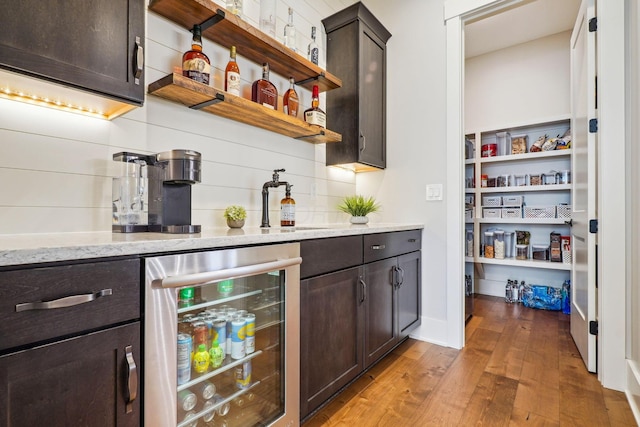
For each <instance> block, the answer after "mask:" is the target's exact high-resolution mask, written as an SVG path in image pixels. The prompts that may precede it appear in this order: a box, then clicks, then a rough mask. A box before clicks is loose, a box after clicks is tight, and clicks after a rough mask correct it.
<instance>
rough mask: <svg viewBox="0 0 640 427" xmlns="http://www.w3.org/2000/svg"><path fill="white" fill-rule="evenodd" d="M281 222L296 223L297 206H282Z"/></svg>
mask: <svg viewBox="0 0 640 427" xmlns="http://www.w3.org/2000/svg"><path fill="white" fill-rule="evenodd" d="M280 220H281V221H295V220H296V205H294V204H283V205H280Z"/></svg>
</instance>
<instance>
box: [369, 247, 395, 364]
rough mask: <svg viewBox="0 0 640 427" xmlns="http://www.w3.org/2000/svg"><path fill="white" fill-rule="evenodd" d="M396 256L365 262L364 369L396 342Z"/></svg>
mask: <svg viewBox="0 0 640 427" xmlns="http://www.w3.org/2000/svg"><path fill="white" fill-rule="evenodd" d="M396 262H397V259H396V258H389V259H384V260H382V261H377V262H373V263H370V264H365V266H364V268H365V275H364V277H365V283H366V292H365V340H364V348H365V356H364V358H365V368H367V367H369V366H370V365H371V364H372V363H374V362H375V361H377V360H378V359H379V358H380V357H382V356H383V355H385V354H386V353H387V352H388V351H389V350H391V348H393V346H394V345H395V344H396V342H397V334H396V330H397V329H396V313H395V309H394V307H395V301H394V298H395V292H394V287H393V284H392V273H393V268H394V267H395V266H396Z"/></svg>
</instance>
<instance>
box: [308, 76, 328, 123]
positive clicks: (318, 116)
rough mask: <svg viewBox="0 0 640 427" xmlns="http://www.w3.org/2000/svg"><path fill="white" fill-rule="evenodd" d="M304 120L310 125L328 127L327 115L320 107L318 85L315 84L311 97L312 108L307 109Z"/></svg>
mask: <svg viewBox="0 0 640 427" xmlns="http://www.w3.org/2000/svg"><path fill="white" fill-rule="evenodd" d="M304 121H305V122H307V123H309V124H310V125H318V126H321V127H323V128H326V127H327V115H326V114H325V113H324V111H322V110H321V109H320V98H319V95H318V85H313V92H312V97H311V108H309V109H307V110H305V112H304Z"/></svg>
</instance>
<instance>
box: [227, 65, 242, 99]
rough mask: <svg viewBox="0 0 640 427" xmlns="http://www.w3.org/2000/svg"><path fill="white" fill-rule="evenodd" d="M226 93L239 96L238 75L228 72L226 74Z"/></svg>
mask: <svg viewBox="0 0 640 427" xmlns="http://www.w3.org/2000/svg"><path fill="white" fill-rule="evenodd" d="M227 92H228V93H230V94H231V95H235V96H240V73H235V72H233V71H230V72H228V73H227Z"/></svg>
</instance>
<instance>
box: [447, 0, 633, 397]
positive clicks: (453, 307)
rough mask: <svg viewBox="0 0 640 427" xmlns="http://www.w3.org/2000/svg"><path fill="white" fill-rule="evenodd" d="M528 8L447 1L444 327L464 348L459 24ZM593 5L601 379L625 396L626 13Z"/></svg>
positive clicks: (611, 5)
mask: <svg viewBox="0 0 640 427" xmlns="http://www.w3.org/2000/svg"><path fill="white" fill-rule="evenodd" d="M526 1H527V0H446V1H445V3H444V20H445V23H446V27H447V30H446V31H447V107H446V108H447V110H446V111H447V137H446V141H447V185H446V190H445V191H446V198H447V240H448V244H447V323H448V331H447V332H448V343H449V345H450V346H451V347H454V348H461V347H462V346H464V324H465V323H464V292H463V289H462V283H463V274H464V273H463V272H464V245H463V239H462V237H463V228H464V210H463V200H464V191H463V187H464V186H463V184H462V183H463V179H464V176H463V175H464V168H463V157H464V156H462V141H463V138H464V129H463V125H464V113H463V112H464V23H465V22H466V21H467V20H471V19H475V18H478V17H480V16H483V15H488V14H491V13H495V12H496V11H498V10H500V9H504V8H508V7H512V6H514V5H517V4H518V3H521V2H526ZM624 4H625V1H624V0H617V1H612V0H596V10H597V15H598V27H599V30H598V31H599V33H598V48H597V50H598V58H597V63H598V104H599V105H598V107H599V108H598V109H599V117H600V126H599V138H598V139H599V144H601V146H600V147H601V148H599V149H598V170H599V176H598V185H599V189H600V190H601V191H600V197H599V199H598V208H597V209H598V216H599V218H600V227H599V230H600V233H599V236H598V240H599V259H598V274H599V277H598V281H599V283H600V286H599V288H598V311H597V312H598V320H599V338H598V349H597V353H598V378H599V379H600V381H601V382H602V384H603V385H604V386H605V387H608V388H612V389H615V390H624V388H625V385H626V373H625V368H624V367H625V365H626V363H625V335H626V333H625V315H626V313H625V310H624V308H625V306H626V304H625V296H626V294H625V288H626V286H625V271H626V268H625V266H626V250H625V244H624V240H623V239H624V238H625V236H626V234H625V227H624V226H625V221H624V216H625V214H626V208H625V184H624V183H625V179H626V176H625V168H624V165H625V125H624V120H625V78H624V77H625V56H624V55H625V51H624V49H625V39H624V34H625V25H624V24H625V20H624V10H625V5H624Z"/></svg>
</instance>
